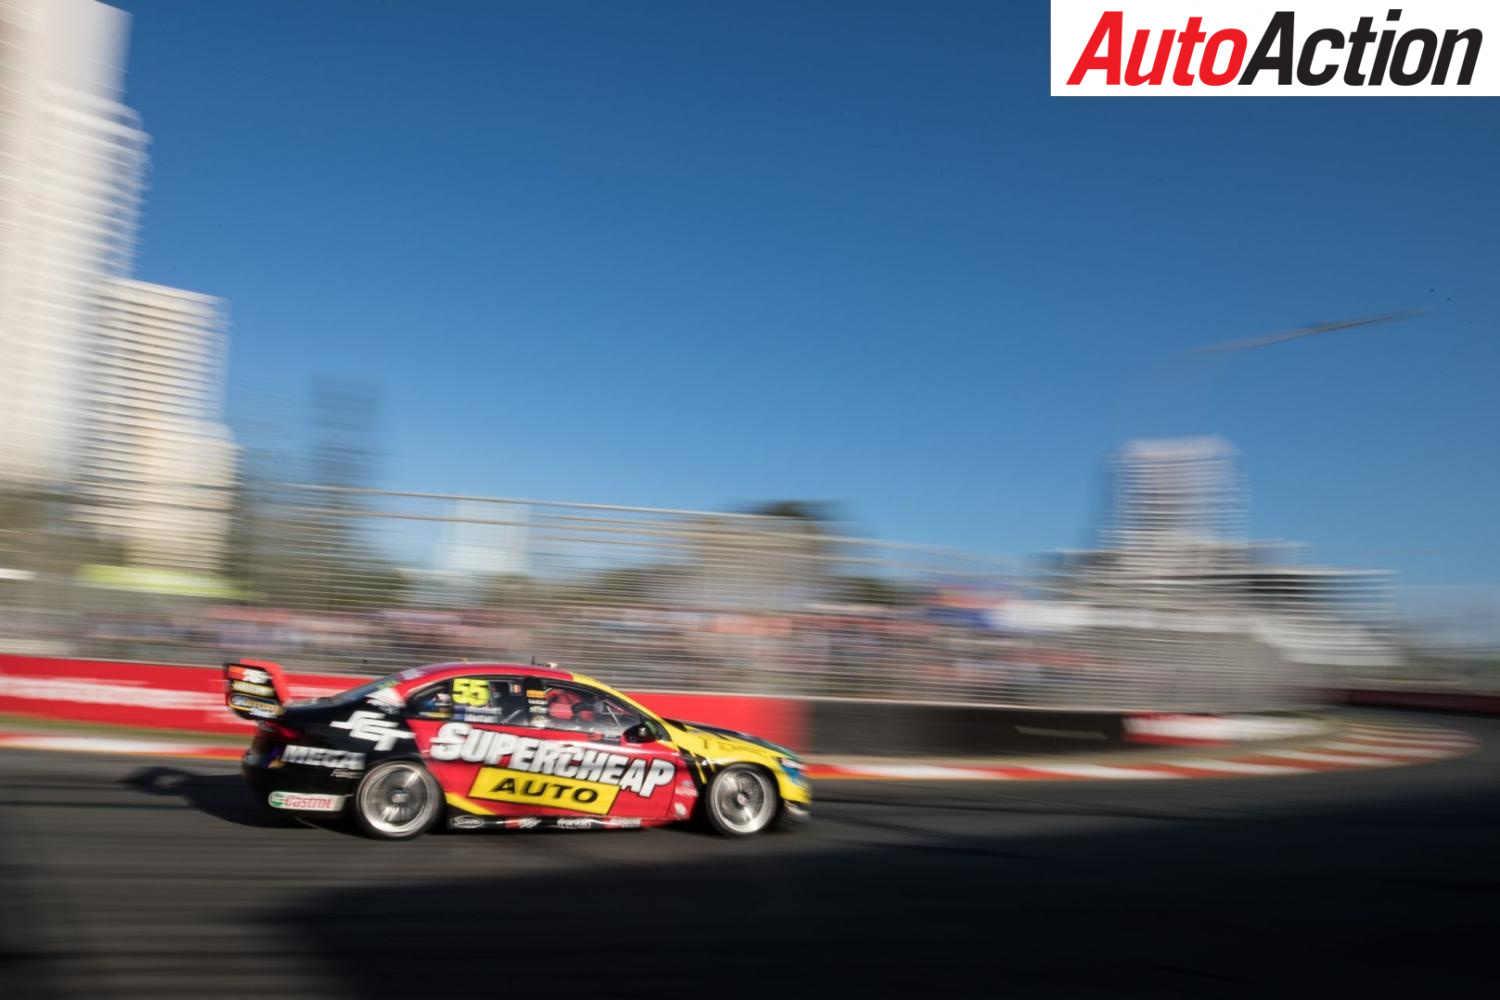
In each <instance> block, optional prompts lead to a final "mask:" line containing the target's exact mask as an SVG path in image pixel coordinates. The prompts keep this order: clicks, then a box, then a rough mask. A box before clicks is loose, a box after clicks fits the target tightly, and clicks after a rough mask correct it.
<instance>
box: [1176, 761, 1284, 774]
mask: <svg viewBox="0 0 1500 1000" xmlns="http://www.w3.org/2000/svg"><path fill="white" fill-rule="evenodd" d="M1172 763H1173V764H1174V765H1176V766H1178V767H1191V768H1195V769H1197V770H1202V771H1223V772H1224V773H1225V774H1307V773H1308V770H1307V768H1305V767H1292V766H1290V765H1286V764H1252V763H1250V762H1249V761H1243V760H1176V761H1173V762H1172Z"/></svg>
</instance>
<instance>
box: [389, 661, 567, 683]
mask: <svg viewBox="0 0 1500 1000" xmlns="http://www.w3.org/2000/svg"><path fill="white" fill-rule="evenodd" d="M489 673H517V674H525V675H526V676H527V677H545V678H549V679H551V680H555V681H570V680H573V679H574V678H575V676H576V675H575V674H572V673H570V672H568V671H566V670H554V669H552V668H551V667H534V666H532V665H531V664H529V663H474V662H472V661H470V662H465V661H462V660H460V661H457V662H453V663H429V664H426V665H425V666H421V667H412V668H411V669H410V670H406V671H403V672H402V674H401V682H402V683H403V684H408V683H413V682H416V681H433V680H442V679H443V678H445V677H461V676H463V675H465V674H489Z"/></svg>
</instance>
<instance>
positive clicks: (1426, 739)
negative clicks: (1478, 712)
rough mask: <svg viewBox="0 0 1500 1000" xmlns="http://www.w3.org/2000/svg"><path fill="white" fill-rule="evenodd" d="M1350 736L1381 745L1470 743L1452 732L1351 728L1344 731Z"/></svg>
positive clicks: (1468, 739)
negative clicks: (1374, 741)
mask: <svg viewBox="0 0 1500 1000" xmlns="http://www.w3.org/2000/svg"><path fill="white" fill-rule="evenodd" d="M1345 732H1347V733H1348V734H1349V735H1350V736H1355V737H1358V738H1360V739H1367V740H1379V741H1380V742H1382V743H1472V742H1473V740H1471V739H1470V738H1469V737H1467V736H1461V735H1459V734H1458V733H1454V732H1445V731H1442V730H1427V731H1424V730H1421V729H1407V730H1404V731H1402V732H1399V733H1396V732H1389V731H1386V730H1375V729H1364V728H1362V727H1359V726H1353V727H1351V728H1349V729H1347V730H1345Z"/></svg>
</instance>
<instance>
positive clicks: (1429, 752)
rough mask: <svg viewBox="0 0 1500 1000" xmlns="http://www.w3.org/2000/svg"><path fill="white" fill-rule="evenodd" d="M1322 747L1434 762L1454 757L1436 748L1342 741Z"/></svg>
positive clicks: (1325, 744)
mask: <svg viewBox="0 0 1500 1000" xmlns="http://www.w3.org/2000/svg"><path fill="white" fill-rule="evenodd" d="M1320 746H1323V747H1326V748H1328V749H1329V750H1356V751H1359V752H1361V753H1371V752H1374V753H1380V754H1384V755H1387V756H1389V755H1394V756H1397V757H1430V758H1432V759H1433V760H1437V759H1438V758H1440V757H1451V756H1453V751H1452V750H1440V749H1437V748H1434V747H1408V746H1400V747H1397V746H1375V745H1372V744H1369V743H1344V742H1342V741H1340V742H1333V743H1323V744H1320Z"/></svg>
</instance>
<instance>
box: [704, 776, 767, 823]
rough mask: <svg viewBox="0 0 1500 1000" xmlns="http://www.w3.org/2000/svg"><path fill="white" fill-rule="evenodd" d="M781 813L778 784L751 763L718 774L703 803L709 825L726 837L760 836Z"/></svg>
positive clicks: (710, 784)
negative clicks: (755, 834)
mask: <svg viewBox="0 0 1500 1000" xmlns="http://www.w3.org/2000/svg"><path fill="white" fill-rule="evenodd" d="M780 810H781V797H780V796H779V795H777V793H776V783H775V782H774V781H772V780H771V776H770V775H768V774H766V772H764V771H762V770H761V769H760V768H758V767H751V766H750V765H748V764H735V765H734V766H732V767H726V768H725V769H724V770H722V771H720V772H719V773H718V774H717V775H715V776H714V780H713V781H712V782H710V783H709V786H708V795H707V800H706V801H705V802H704V804H703V811H704V815H706V816H707V817H708V822H709V825H710V826H712V827H713V828H714V830H715V831H716V832H718V833H721V834H723V835H724V836H726V837H748V836H750V835H751V834H754V833H760V832H761V831H762V830H764V829H765V828H766V827H768V826H770V825H771V822H772V821H773V820H775V819H776V814H777V813H778V812H779V811H780Z"/></svg>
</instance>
